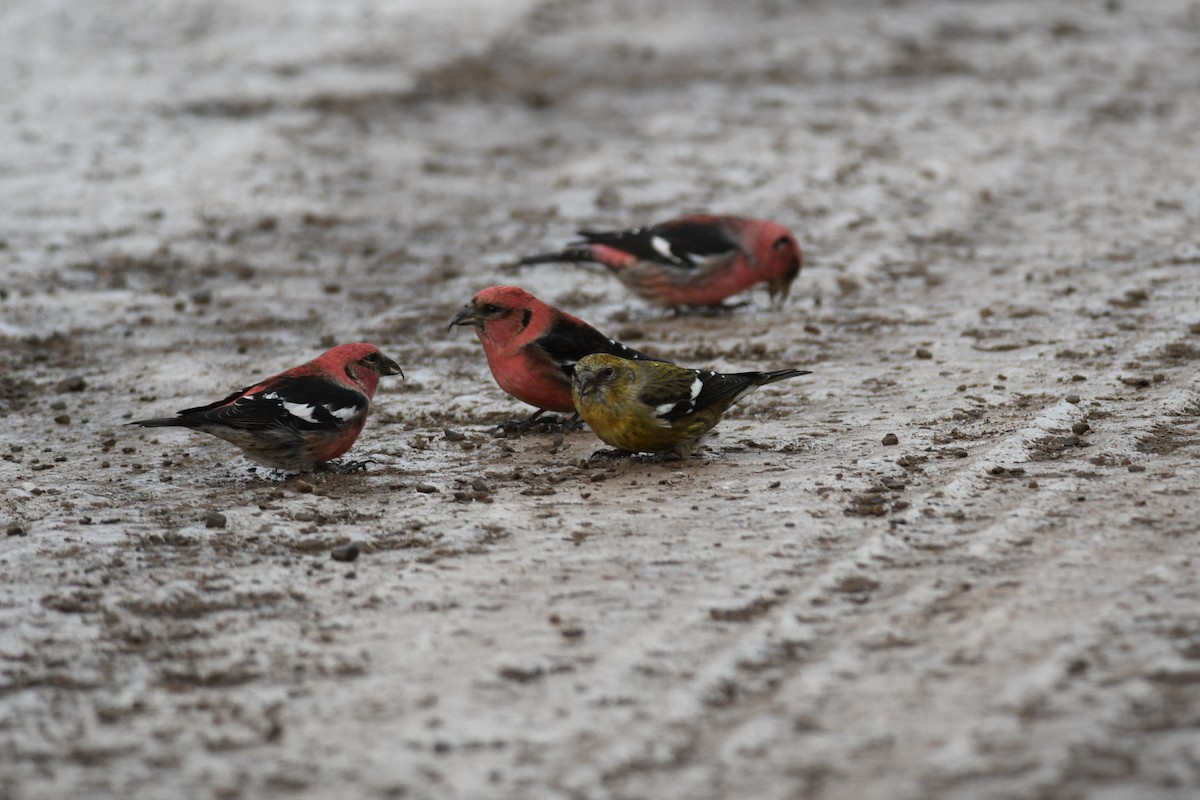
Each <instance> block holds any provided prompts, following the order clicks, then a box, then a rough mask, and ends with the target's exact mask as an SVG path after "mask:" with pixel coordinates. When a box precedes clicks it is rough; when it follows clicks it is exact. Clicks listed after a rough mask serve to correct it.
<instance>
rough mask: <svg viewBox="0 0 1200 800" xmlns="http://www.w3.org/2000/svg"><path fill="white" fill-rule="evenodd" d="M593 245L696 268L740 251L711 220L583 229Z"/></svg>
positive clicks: (650, 259) (734, 242) (588, 241)
mask: <svg viewBox="0 0 1200 800" xmlns="http://www.w3.org/2000/svg"><path fill="white" fill-rule="evenodd" d="M579 235H580V236H582V237H583V238H584V241H586V242H587V243H589V244H602V245H607V246H609V247H613V248H615V249H617V250H621V251H623V252H626V253H629V254H630V255H632V256H634V257H636V258H638V259H640V260H642V261H657V262H660V263H663V264H672V265H674V266H677V267H695V266H696V263H697V261H703V260H707V259H710V258H713V257H715V256H722V255H728V254H731V253H734V252H736V251H737V250H738V249H739V248H738V243H737V242H736V241H735V240H734V239H733V238H732V237H730V236H729V234H727V233H726V232H725V230H724V228H722V227H721V226H719V225H714V224H713V223H711V222H698V221H693V220H686V219H685V220H676V221H671V222H663V223H661V224H659V225H653V226H651V227H648V228H634V229H632V230H627V231H607V232H606V231H580V232H579Z"/></svg>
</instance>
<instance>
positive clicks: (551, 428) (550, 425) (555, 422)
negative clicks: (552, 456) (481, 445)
mask: <svg viewBox="0 0 1200 800" xmlns="http://www.w3.org/2000/svg"><path fill="white" fill-rule="evenodd" d="M542 413H543V412H541V411H539V412H537V413H535V414H533V415H531V416H528V417H526V418H525V419H515V420H512V421H510V422H502V423H500V424H499V425H497V426H496V431H497V433H498V434H499V435H500V436H501V437H503V438H508V437H512V436H520V435H522V434H525V433H529V432H530V431H532V430H536V431H538V432H539V433H560V432H561V433H567V432H569V431H578V430H582V429H583V420H582V419H580V418H579V415H578V414H572V415H571V416H570V418H568V419H565V420H564V419H563V418H562V417H558V416H554V415H550V416H548V417H543V416H542Z"/></svg>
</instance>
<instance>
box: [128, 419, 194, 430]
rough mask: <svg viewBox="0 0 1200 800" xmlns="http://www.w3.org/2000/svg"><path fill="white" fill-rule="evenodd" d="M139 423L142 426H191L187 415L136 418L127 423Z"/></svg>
mask: <svg viewBox="0 0 1200 800" xmlns="http://www.w3.org/2000/svg"><path fill="white" fill-rule="evenodd" d="M128 424H130V425H141V426H142V427H143V428H172V427H180V428H191V427H194V425H193V423H192V422H191V421H190V420H189V419H187V417H159V418H158V419H138V420H134V421H133V422H130V423H128Z"/></svg>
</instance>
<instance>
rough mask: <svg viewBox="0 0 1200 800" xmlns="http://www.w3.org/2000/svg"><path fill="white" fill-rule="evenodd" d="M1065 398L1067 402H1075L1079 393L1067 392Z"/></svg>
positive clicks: (1077, 400)
mask: <svg viewBox="0 0 1200 800" xmlns="http://www.w3.org/2000/svg"><path fill="white" fill-rule="evenodd" d="M1066 400H1067V402H1068V403H1071V404H1077V403H1078V402H1079V395H1077V394H1069V395H1067V397H1066Z"/></svg>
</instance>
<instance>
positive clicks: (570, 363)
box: [536, 319, 663, 377]
mask: <svg viewBox="0 0 1200 800" xmlns="http://www.w3.org/2000/svg"><path fill="white" fill-rule="evenodd" d="M536 344H537V346H538V347H541V348H542V350H544V351H545V352H546V354H547V355H548V356H550V358H552V359H553V360H554V363H556V364H557V365H558V367H559V369H561V370H562V371H563V372H564V373H565V374H566V375H567V377H570V376H571V375H573V374H574V373H575V362H576V361H578V360H579V359H581V358H583V357H584V356H587V355H591V354H592V353H608V354H609V355H614V356H620V357H621V358H629V359H634V360H638V361H662V360H663V359H660V358H654V357H653V356H648V355H646V354H645V353H639V352H638V351H637V350H634V349H633V348H632V347H627V346H626V345H623V344H621V343H620V342H617V341H614V340H612V339H609V338H608V337H607V336H605V335H604V334H602V333H600V331H598V330H596V329H595V328H592V327H590V326H584V325H580V324H578V323H572V322H570V321H568V320H565V319H558V320H555V322H554V324H553V325H551V326H550V329H549V330H548V331H546V333H544V334H543V335H542V336H539V337H538V338H537V340H536Z"/></svg>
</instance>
